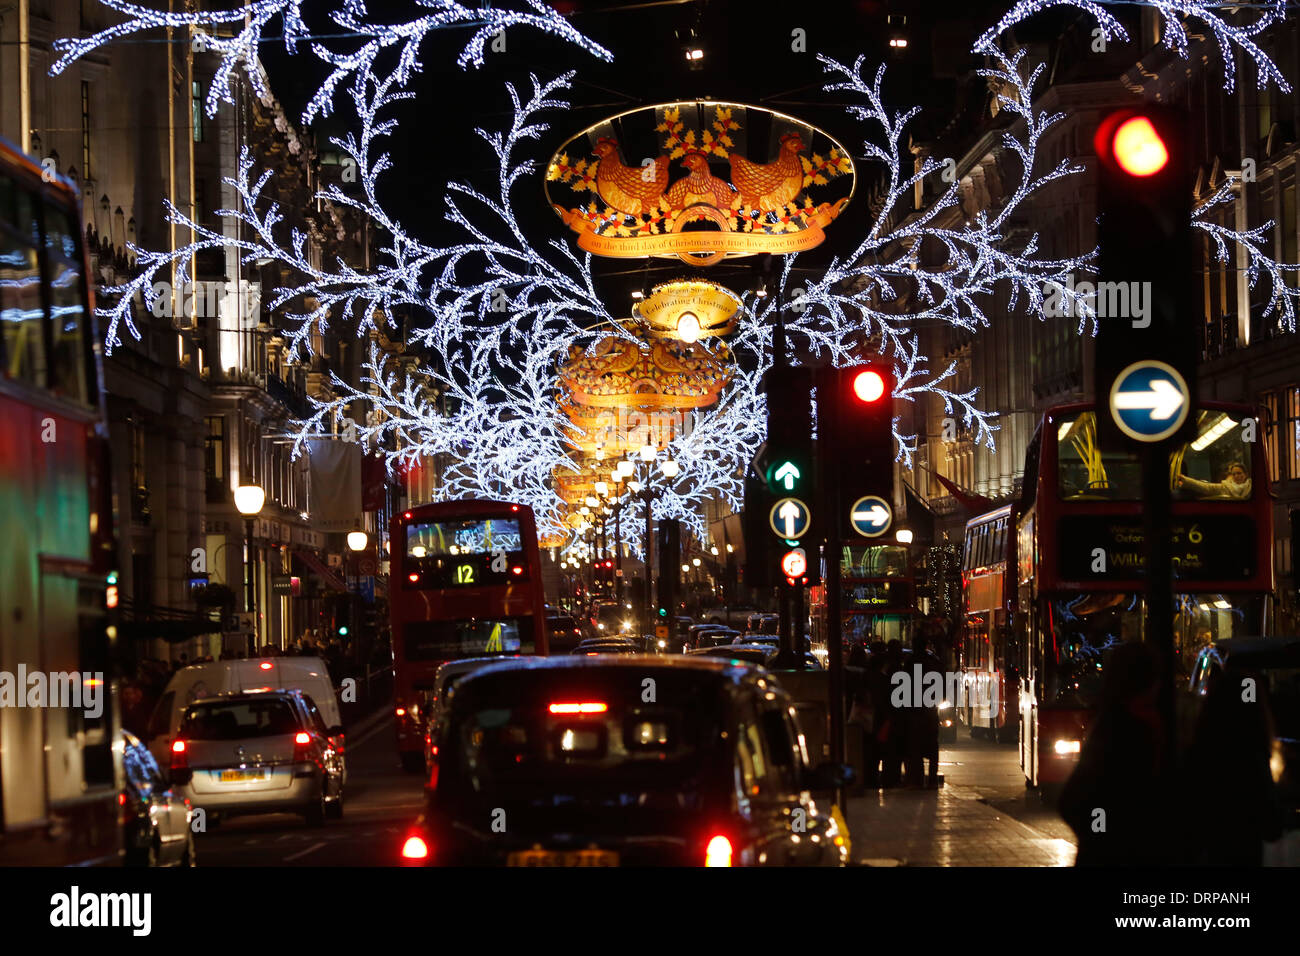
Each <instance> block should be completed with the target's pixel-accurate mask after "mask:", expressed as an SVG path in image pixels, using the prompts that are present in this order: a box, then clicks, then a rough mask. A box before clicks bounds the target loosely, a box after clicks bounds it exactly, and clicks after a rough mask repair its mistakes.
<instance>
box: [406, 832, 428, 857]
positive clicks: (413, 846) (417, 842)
mask: <svg viewBox="0 0 1300 956" xmlns="http://www.w3.org/2000/svg"><path fill="white" fill-rule="evenodd" d="M428 858H429V844H427V843H425V842H424V841H423V840H422V839H420V838H419V837H418V836H409V837H407V838H406V842H405V843H403V844H402V859H404V860H427V859H428Z"/></svg>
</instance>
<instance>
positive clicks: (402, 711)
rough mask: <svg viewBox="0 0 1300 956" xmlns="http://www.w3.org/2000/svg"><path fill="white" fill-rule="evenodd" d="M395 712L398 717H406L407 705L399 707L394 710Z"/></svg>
mask: <svg viewBox="0 0 1300 956" xmlns="http://www.w3.org/2000/svg"><path fill="white" fill-rule="evenodd" d="M393 713H395V714H396V715H397V716H398V717H405V716H406V708H405V707H398V708H397V709H396V710H394V711H393Z"/></svg>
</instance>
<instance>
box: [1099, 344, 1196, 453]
mask: <svg viewBox="0 0 1300 956" xmlns="http://www.w3.org/2000/svg"><path fill="white" fill-rule="evenodd" d="M1191 406H1192V396H1191V390H1190V389H1189V388H1188V387H1187V380H1186V379H1184V378H1183V376H1182V375H1180V374H1179V372H1178V369H1176V368H1174V367H1173V366H1172V365H1168V364H1166V363H1164V362H1157V361H1155V360H1154V359H1148V360H1146V361H1142V362H1134V363H1133V364H1132V365H1130V366H1128V368H1126V369H1124V371H1122V372H1120V373H1119V375H1117V376H1115V384H1113V385H1112V386H1111V387H1110V414H1111V418H1113V419H1114V420H1115V424H1116V425H1117V426H1119V430H1120V431H1122V432H1123V433H1124V434H1125V435H1127V436H1128V437H1129V438H1132V439H1135V440H1137V441H1143V442H1156V441H1164V439H1166V438H1168V437H1169V436H1170V435H1172V434H1174V433H1175V432H1176V431H1178V429H1180V428H1182V427H1183V422H1185V421H1187V413H1188V412H1189V411H1190V410H1191Z"/></svg>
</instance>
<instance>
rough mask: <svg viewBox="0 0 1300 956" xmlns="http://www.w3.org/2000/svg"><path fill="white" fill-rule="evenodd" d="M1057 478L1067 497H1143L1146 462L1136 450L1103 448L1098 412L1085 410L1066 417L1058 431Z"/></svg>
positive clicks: (1135, 499) (1079, 498)
mask: <svg viewBox="0 0 1300 956" xmlns="http://www.w3.org/2000/svg"><path fill="white" fill-rule="evenodd" d="M1057 450H1058V453H1057V460H1058V468H1057V481H1058V487H1059V489H1060V495H1061V498H1063V499H1065V500H1066V501H1071V500H1074V501H1086V500H1090V499H1091V500H1097V499H1109V500H1116V501H1137V500H1139V499H1140V498H1141V497H1142V462H1141V459H1140V458H1139V457H1138V455H1137V454H1136V453H1134V452H1130V451H1124V450H1120V449H1113V448H1102V447H1101V446H1100V445H1099V444H1098V443H1097V416H1096V415H1095V414H1094V413H1093V412H1082V413H1080V414H1079V415H1078V416H1077V417H1073V418H1066V419H1063V420H1062V421H1061V423H1060V425H1059V426H1058V431H1057Z"/></svg>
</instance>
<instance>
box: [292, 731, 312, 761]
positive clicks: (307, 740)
mask: <svg viewBox="0 0 1300 956" xmlns="http://www.w3.org/2000/svg"><path fill="white" fill-rule="evenodd" d="M310 747H311V734H309V733H306V732H305V731H301V730H300V731H298V733H296V734H294V735H293V762H294V763H302V762H304V761H307V760H310V759H311V753H310V751H309V748H310Z"/></svg>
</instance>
